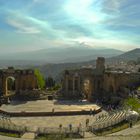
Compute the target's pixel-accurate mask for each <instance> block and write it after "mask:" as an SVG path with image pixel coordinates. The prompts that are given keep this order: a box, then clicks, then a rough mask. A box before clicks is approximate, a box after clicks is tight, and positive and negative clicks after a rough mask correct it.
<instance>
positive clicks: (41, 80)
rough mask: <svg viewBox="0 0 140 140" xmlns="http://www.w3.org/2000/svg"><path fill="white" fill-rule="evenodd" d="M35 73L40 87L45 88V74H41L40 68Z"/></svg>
mask: <svg viewBox="0 0 140 140" xmlns="http://www.w3.org/2000/svg"><path fill="white" fill-rule="evenodd" d="M34 73H35V75H36V77H37V81H38V86H39V88H40V89H44V88H45V79H44V76H43V75H42V74H41V72H40V71H39V70H38V69H35V71H34Z"/></svg>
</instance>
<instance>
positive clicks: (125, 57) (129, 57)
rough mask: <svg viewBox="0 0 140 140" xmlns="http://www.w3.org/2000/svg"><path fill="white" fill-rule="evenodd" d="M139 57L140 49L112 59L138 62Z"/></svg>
mask: <svg viewBox="0 0 140 140" xmlns="http://www.w3.org/2000/svg"><path fill="white" fill-rule="evenodd" d="M139 57H140V48H136V49H134V50H131V51H128V52H126V53H123V54H121V55H118V56H116V57H113V58H112V59H115V60H123V61H129V60H137V59H138V58H139Z"/></svg>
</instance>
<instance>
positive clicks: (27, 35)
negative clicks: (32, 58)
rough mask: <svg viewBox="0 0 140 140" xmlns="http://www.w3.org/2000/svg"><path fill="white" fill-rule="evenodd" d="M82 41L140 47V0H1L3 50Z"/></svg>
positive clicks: (63, 44)
mask: <svg viewBox="0 0 140 140" xmlns="http://www.w3.org/2000/svg"><path fill="white" fill-rule="evenodd" d="M80 43H82V44H85V45H89V46H91V47H94V48H98V47H110V48H115V49H121V50H130V49H133V48H136V47H137V48H138V47H140V45H139V44H140V0H0V50H1V52H5V51H8V52H10V51H23V50H24V51H26V50H35V49H41V48H47V47H60V46H63V47H67V46H77V45H78V44H80ZM82 46H83V45H82Z"/></svg>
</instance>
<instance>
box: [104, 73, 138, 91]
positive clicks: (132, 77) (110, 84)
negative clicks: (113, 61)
mask: <svg viewBox="0 0 140 140" xmlns="http://www.w3.org/2000/svg"><path fill="white" fill-rule="evenodd" d="M139 81H140V74H137V73H111V72H110V73H105V74H104V83H103V88H104V90H105V91H107V92H112V93H116V92H117V91H118V90H119V88H120V87H126V86H131V85H133V84H135V83H138V82H139Z"/></svg>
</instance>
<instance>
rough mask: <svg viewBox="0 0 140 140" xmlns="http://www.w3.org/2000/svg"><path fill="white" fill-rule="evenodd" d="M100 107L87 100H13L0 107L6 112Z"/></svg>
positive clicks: (87, 109)
mask: <svg viewBox="0 0 140 140" xmlns="http://www.w3.org/2000/svg"><path fill="white" fill-rule="evenodd" d="M99 108H100V107H99V106H98V105H96V104H93V103H90V102H88V101H85V100H83V101H70V100H69V101H64V100H63V101H62V100H61V101H57V100H53V101H48V100H37V101H28V102H18V101H13V102H11V103H10V104H8V105H2V106H1V109H2V110H4V111H7V112H21V111H22V112H26V111H27V112H51V111H55V112H59V111H82V110H86V111H89V110H90V109H92V110H98V109H99Z"/></svg>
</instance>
